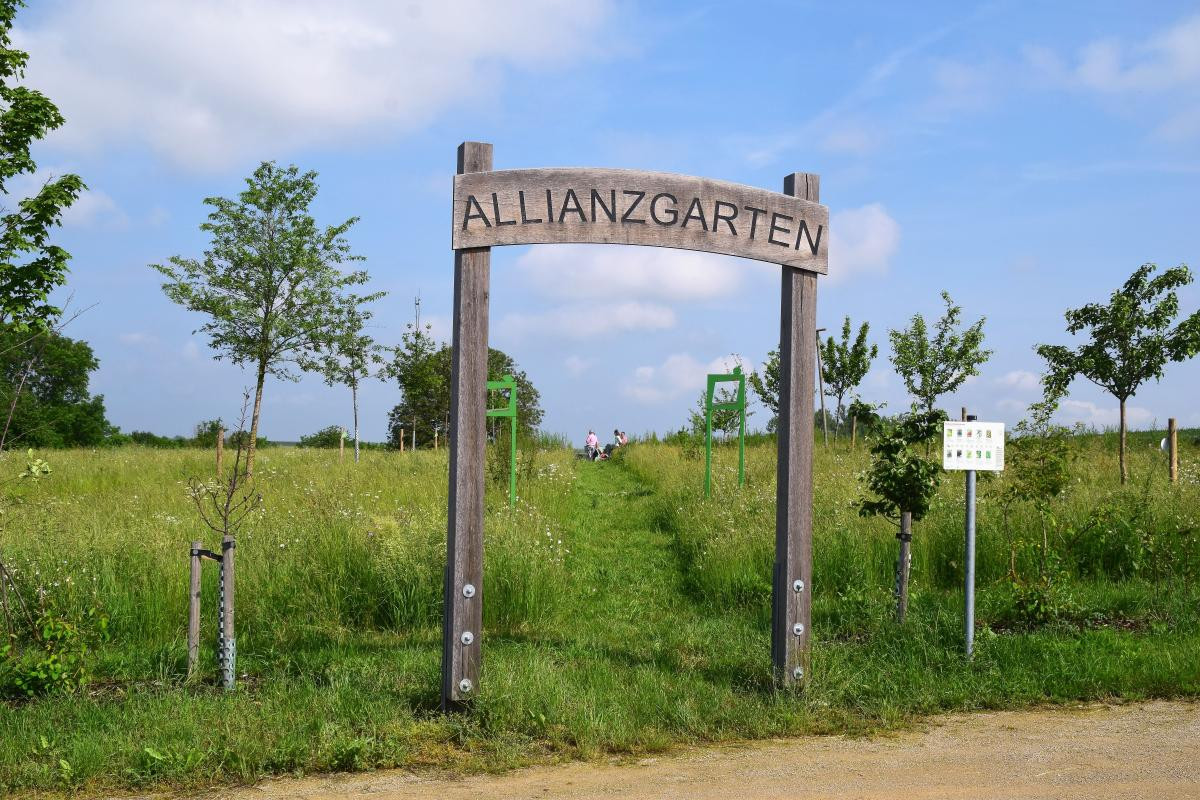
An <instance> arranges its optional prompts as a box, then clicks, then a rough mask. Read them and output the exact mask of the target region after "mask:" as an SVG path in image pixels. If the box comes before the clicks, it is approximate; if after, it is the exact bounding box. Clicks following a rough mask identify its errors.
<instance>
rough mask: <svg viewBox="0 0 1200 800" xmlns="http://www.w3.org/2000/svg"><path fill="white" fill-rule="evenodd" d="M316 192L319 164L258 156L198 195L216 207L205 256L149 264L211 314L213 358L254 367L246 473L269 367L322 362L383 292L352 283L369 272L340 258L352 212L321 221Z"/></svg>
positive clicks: (285, 376) (289, 374) (180, 295)
mask: <svg viewBox="0 0 1200 800" xmlns="http://www.w3.org/2000/svg"><path fill="white" fill-rule="evenodd" d="M316 195H317V173H315V172H311V171H310V172H304V173H301V172H300V170H299V168H297V167H296V166H294V165H293V166H289V167H286V168H279V167H277V166H276V165H275V163H274V162H263V163H262V164H261V165H260V166H259V167H258V169H256V170H255V171H254V174H253V175H252V176H251V177H249V178H247V179H246V189H245V191H243V192H242V193H241V194H240V195H239V196H238V198H237V199H236V200H231V199H228V198H224V197H209V198H206V199H205V201H204V202H205V204H206V205H208V206H211V207H212V209H213V210H212V211H211V212H210V213H209V215H208V222H205V223H203V224H202V225H201V226H200V229H201V230H203V231H205V232H207V233H209V234H210V235H211V237H212V240H211V243H210V245H209V248H208V250H206V251H205V253H204V257H203V258H201V259H194V258H185V257H183V256H172V257H171V258H170V260H169V261H168V263H167V264H152V265H151V266H152V267H153V268H154V269H156V270H158V271H159V272H160V273H162V274H163V275H165V276H166V277H167V281H166V282H165V283H164V284H163V291H164V292H165V293H166V295H167V297H169V298H170V299H171V300H172V301H174V302H176V303H178V304H180V305H182V306H184V307H185V308H187V309H189V310H191V311H198V312H200V313H203V314H207V315H208V316H209V321H208V322H206V323H205V324H204V325H202V326H201V327H200V329H199V330H200V331H202V332H204V333H205V334H207V335H208V337H209V344H210V346H211V347H212V348H213V349H214V350H216V358H217V359H218V360H220V359H223V358H227V359H229V360H230V361H231V362H233V363H234V364H237V365H238V366H243V367H244V366H250V367H253V368H254V370H255V391H254V410H253V414H252V417H251V424H250V433H249V439H248V441H249V442H250V448H249V450H248V452H247V455H246V471H247V473H250V474H252V473H253V471H254V451H255V447H256V446H257V441H258V428H259V415H260V412H261V410H262V395H263V385H264V384H265V382H266V379H267V376H268V375H271V376H274V377H276V378H280V379H282V380H298V379H299V376H298V375H297V374H296V373H295V372H294V371H293V370H292V369H291V367H293V366H294V367H298V368H299V369H300V370H304V371H318V372H319V371H321V368H322V366H323V358H324V357H325V355H326V354H327V353H329V352H330V350H332V349H335V348H334V342H335V341H336V340H337V338H338V336H340V335H341V334H342V332H343V331H345V330H347V329H348V328H350V327H352V326H353V325H354V321H355V320H356V319H358V318H360V317H361V315H362V314H363V311H362V308H361V307H362V305H363V304H365V303H368V302H371V301H373V300H377V299H378V298H380V297H381V296H382V293H376V294H369V295H365V296H362V295H357V294H354V293H353V292H351V291H350V289H351V288H352V287H354V286H358V285H361V284H364V283H366V282H367V280H368V277H367V273H366V272H365V271H362V270H356V271H353V272H349V273H344V272H342V271H341V270H340V269H339V268H338V267H339V265H341V264H343V263H345V262H348V261H361V260H362V257H361V256H356V255H354V254H352V253H351V252H350V243H349V242H348V241H347V240H346V236H345V234H346V232H347V231H348V230H350V228H351V227H352V226H353V225H354V224H355V223H356V222H357V221H358V218H357V217H351V218H350V219H348V220H346V221H345V222H342V223H340V224H338V225H331V226H328V227H325V228H321V227H320V226H318V225H317V222H316V220H314V219H313V217H312V215H311V214H310V213H309V206H310V205H311V204H312V202H313V200H314V199H315V198H316Z"/></svg>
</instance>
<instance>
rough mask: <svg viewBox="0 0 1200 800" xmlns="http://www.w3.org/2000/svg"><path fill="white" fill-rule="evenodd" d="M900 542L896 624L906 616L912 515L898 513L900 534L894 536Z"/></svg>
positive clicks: (905, 512)
mask: <svg viewBox="0 0 1200 800" xmlns="http://www.w3.org/2000/svg"><path fill="white" fill-rule="evenodd" d="M896 538H897V539H899V540H900V560H899V561H897V562H896V622H897V623H898V624H901V625H903V624H904V617H905V616H906V615H907V614H908V571H909V560H910V558H911V545H912V514H911V513H910V512H908V511H901V512H900V532H899V533H898V534H896Z"/></svg>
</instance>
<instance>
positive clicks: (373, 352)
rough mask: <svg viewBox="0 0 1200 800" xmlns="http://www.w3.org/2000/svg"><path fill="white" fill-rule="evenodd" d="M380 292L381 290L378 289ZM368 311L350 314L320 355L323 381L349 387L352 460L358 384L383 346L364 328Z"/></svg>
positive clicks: (356, 440) (356, 447)
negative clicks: (351, 409)
mask: <svg viewBox="0 0 1200 800" xmlns="http://www.w3.org/2000/svg"><path fill="white" fill-rule="evenodd" d="M381 294H382V293H381ZM370 318H371V313H370V312H369V311H365V310H359V311H357V312H356V313H354V314H351V315H350V316H349V318H348V319H347V322H346V325H345V326H344V327H343V328H342V329H341V330H340V331H339V332H338V333H337V335H336V336H335V337H334V338H333V340H332V342H330V347H329V349H328V350H327V351H326V352H325V354H324V356H323V358H322V359H321V374H322V375H324V376H325V383H327V384H328V385H330V386H333V385H335V384H337V385H341V386H348V387H350V401H351V405H352V407H353V410H354V462H355V463H356V464H357V463H358V451H359V435H358V387H359V384H360V383H361V382H362V381H363V380H365V379H367V378H369V377H371V367H372V366H373V365H376V364H380V363H382V361H383V358H382V356H381V355H380V353H381V352H382V349H383V348H381V347H380V346H379V345H378V344H376V343H375V340H373V339H372V338H371V337H370V336H368V335H367V334H365V333H363V328H364V327H365V326H366V323H367V321H368V320H369V319H370Z"/></svg>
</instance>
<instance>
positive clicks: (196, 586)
mask: <svg viewBox="0 0 1200 800" xmlns="http://www.w3.org/2000/svg"><path fill="white" fill-rule="evenodd" d="M217 441H220V439H218V440H217ZM220 452H221V451H220V450H217V454H218V455H217V462H218V466H217V469H218V470H219V469H220V460H221V456H220ZM202 547H203V544H202V543H201V542H192V550H191V580H190V581H189V582H188V639H187V648H188V650H187V653H188V654H187V674H188V677H189V678H190V677H192V674H193V673H194V672H195V671H196V662H197V660H198V659H199V657H200V549H201V548H202Z"/></svg>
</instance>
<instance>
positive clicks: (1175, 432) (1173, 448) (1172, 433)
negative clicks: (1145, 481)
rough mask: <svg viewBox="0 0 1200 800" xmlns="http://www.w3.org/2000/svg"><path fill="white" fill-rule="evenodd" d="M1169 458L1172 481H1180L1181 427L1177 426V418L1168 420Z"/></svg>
mask: <svg viewBox="0 0 1200 800" xmlns="http://www.w3.org/2000/svg"><path fill="white" fill-rule="evenodd" d="M1167 458H1168V463H1169V467H1168V471H1169V472H1170V475H1171V483H1178V482H1179V429H1178V428H1177V427H1176V426H1175V418H1174V417H1171V418H1170V419H1168V420H1167Z"/></svg>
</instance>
